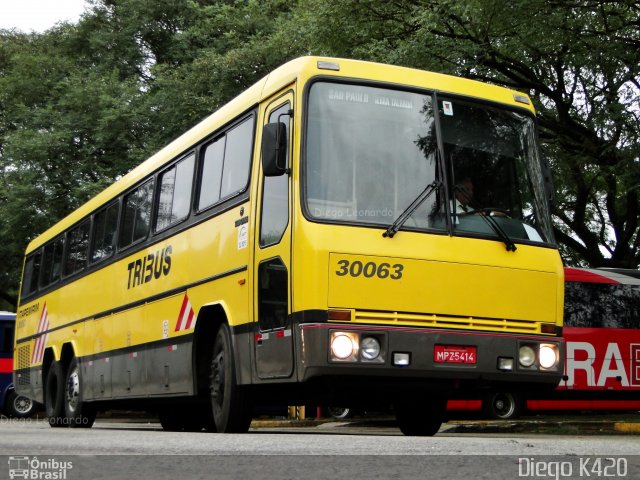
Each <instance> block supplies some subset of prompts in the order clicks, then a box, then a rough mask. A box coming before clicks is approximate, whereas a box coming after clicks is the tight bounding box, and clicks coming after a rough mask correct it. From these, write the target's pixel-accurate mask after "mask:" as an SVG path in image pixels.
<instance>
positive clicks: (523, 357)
mask: <svg viewBox="0 0 640 480" xmlns="http://www.w3.org/2000/svg"><path fill="white" fill-rule="evenodd" d="M518 361H519V362H520V365H522V366H523V367H531V366H532V365H533V364H534V363H535V362H536V352H535V351H534V350H533V348H531V347H530V346H529V345H523V346H521V347H520V352H519V354H518Z"/></svg>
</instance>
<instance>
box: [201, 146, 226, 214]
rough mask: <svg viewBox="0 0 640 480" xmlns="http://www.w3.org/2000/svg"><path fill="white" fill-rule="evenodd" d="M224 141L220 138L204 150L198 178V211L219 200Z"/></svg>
mask: <svg viewBox="0 0 640 480" xmlns="http://www.w3.org/2000/svg"><path fill="white" fill-rule="evenodd" d="M225 141H226V140H225V137H220V138H218V139H217V140H215V141H214V142H212V143H210V144H209V145H207V146H206V148H205V151H204V158H203V160H202V175H201V177H200V196H199V198H198V210H204V209H205V208H207V207H210V206H211V205H213V204H215V203H217V202H218V200H220V185H221V183H222V162H223V161H224V145H225Z"/></svg>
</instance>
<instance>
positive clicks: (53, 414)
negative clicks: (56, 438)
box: [44, 362, 67, 428]
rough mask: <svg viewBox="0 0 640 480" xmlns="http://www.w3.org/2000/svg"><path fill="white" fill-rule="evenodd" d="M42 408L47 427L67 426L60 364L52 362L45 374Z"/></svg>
mask: <svg viewBox="0 0 640 480" xmlns="http://www.w3.org/2000/svg"><path fill="white" fill-rule="evenodd" d="M44 408H45V411H46V413H47V420H48V421H49V425H51V426H52V427H54V428H59V427H66V426H67V421H66V418H65V414H64V374H63V368H62V364H61V363H60V362H53V363H52V364H51V366H50V367H49V371H48V372H47V379H46V381H45V386H44Z"/></svg>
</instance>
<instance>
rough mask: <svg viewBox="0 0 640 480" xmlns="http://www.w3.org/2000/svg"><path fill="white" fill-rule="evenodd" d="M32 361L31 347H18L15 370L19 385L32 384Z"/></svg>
mask: <svg viewBox="0 0 640 480" xmlns="http://www.w3.org/2000/svg"><path fill="white" fill-rule="evenodd" d="M30 359H31V346H30V345H25V346H23V347H18V349H17V350H16V357H15V360H16V367H15V370H16V371H17V372H18V374H17V377H18V378H17V381H18V385H29V384H30V383H31V370H30V369H29V367H30Z"/></svg>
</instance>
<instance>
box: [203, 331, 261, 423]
mask: <svg viewBox="0 0 640 480" xmlns="http://www.w3.org/2000/svg"><path fill="white" fill-rule="evenodd" d="M234 363H235V362H234V355H233V348H232V344H231V334H230V331H229V327H228V326H227V325H226V324H223V325H222V326H221V327H220V329H219V330H218V333H217V334H216V339H215V341H214V344H213V356H212V360H211V379H210V380H211V382H210V393H211V410H212V413H213V422H214V424H215V429H216V431H217V432H219V433H244V432H247V431H248V430H249V426H250V425H251V418H252V414H253V409H252V405H251V402H250V400H249V391H248V389H247V387H242V386H239V385H238V384H237V380H236V370H235V365H234Z"/></svg>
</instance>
